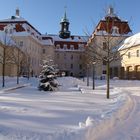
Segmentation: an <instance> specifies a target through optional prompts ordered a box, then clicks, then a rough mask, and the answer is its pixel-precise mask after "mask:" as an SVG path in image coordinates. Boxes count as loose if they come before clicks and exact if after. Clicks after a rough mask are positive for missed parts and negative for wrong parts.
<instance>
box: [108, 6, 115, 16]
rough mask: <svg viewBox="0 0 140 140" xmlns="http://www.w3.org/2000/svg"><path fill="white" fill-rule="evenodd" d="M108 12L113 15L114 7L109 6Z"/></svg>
mask: <svg viewBox="0 0 140 140" xmlns="http://www.w3.org/2000/svg"><path fill="white" fill-rule="evenodd" d="M108 14H109V15H113V14H114V9H113V7H112V6H109V9H108Z"/></svg>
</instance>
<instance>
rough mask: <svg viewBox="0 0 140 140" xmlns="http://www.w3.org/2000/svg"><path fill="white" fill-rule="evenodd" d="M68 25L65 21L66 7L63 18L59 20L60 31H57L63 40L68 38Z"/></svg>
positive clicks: (67, 21)
mask: <svg viewBox="0 0 140 140" xmlns="http://www.w3.org/2000/svg"><path fill="white" fill-rule="evenodd" d="M69 24H70V23H69V20H68V19H67V14H66V7H65V12H64V17H63V18H62V19H61V22H60V25H61V30H60V31H59V36H60V37H61V38H63V39H66V38H69V37H70V31H69Z"/></svg>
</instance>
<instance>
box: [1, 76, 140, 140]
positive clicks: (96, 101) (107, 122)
mask: <svg viewBox="0 0 140 140" xmlns="http://www.w3.org/2000/svg"><path fill="white" fill-rule="evenodd" d="M8 81H9V82H7V83H6V84H7V88H8V87H12V86H15V81H14V80H10V79H9V80H8ZM58 81H59V84H60V85H61V86H60V87H59V90H58V91H55V92H44V91H38V89H37V86H38V80H37V79H36V78H32V79H30V80H29V81H28V80H27V79H25V78H22V79H21V81H20V82H21V84H23V83H26V84H28V83H30V85H29V84H28V86H27V87H24V88H19V89H16V90H5V89H2V88H1V89H0V140H95V139H96V138H97V139H98V137H99V136H101V135H102V134H103V136H104V137H106V138H107V136H105V133H106V129H112V128H113V126H116V120H118V121H122V120H125V119H127V118H128V114H129V113H130V112H131V110H133V107H134V105H133V104H134V103H133V100H132V98H131V96H132V95H131V96H128V94H129V93H128V91H130V90H131V91H135V90H137V91H138V92H139V91H140V88H139V85H140V82H139V81H121V80H114V81H111V97H110V99H109V100H108V99H106V93H105V88H106V86H105V81H103V80H102V81H100V80H99V81H96V90H94V91H93V90H92V87H90V86H89V87H87V86H86V83H85V82H83V81H82V80H78V79H76V78H72V77H63V78H59V79H58ZM91 84H92V83H91ZM79 89H80V90H79ZM138 92H135V93H134V94H136V95H138ZM137 97H138V96H137ZM138 111H140V110H138ZM137 119H138V118H137ZM105 126H107V127H105ZM101 128H102V130H101ZM117 130H118V129H117ZM138 132H140V129H139V130H138ZM101 133H102V134H101ZM114 134H115V133H114ZM116 135H117V134H116ZM108 136H109V138H112V137H111V136H110V135H108ZM100 138H101V139H102V140H106V139H104V138H103V137H100ZM117 138H118V137H116V139H114V140H120V138H119V139H117ZM123 138H124V137H123ZM98 140H99V139H98ZM112 140H113V139H112ZM122 140H123V139H122Z"/></svg>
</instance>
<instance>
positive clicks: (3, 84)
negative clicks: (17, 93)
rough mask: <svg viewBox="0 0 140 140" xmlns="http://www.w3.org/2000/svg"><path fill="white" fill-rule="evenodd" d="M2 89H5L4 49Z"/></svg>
mask: <svg viewBox="0 0 140 140" xmlns="http://www.w3.org/2000/svg"><path fill="white" fill-rule="evenodd" d="M2 87H5V48H4V50H3V64H2Z"/></svg>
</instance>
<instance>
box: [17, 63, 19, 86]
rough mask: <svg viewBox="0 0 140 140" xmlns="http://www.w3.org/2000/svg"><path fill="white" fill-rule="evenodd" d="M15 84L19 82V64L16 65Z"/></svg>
mask: <svg viewBox="0 0 140 140" xmlns="http://www.w3.org/2000/svg"><path fill="white" fill-rule="evenodd" d="M17 84H19V65H17Z"/></svg>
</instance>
